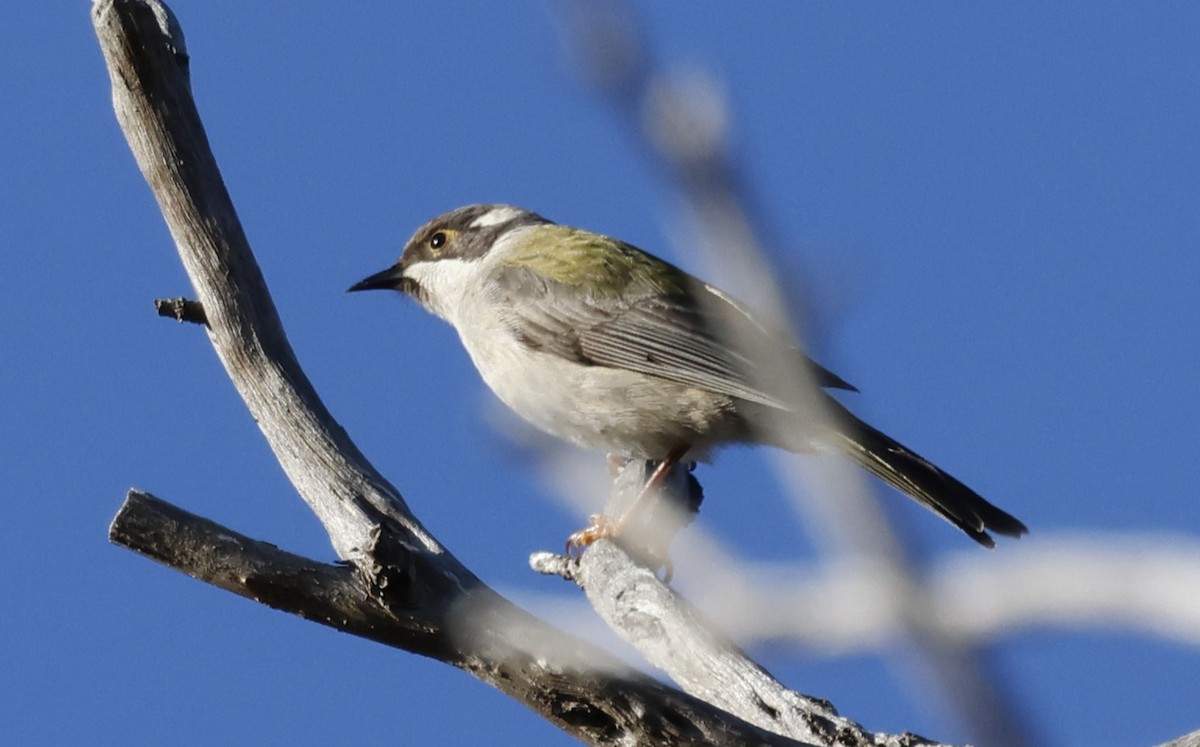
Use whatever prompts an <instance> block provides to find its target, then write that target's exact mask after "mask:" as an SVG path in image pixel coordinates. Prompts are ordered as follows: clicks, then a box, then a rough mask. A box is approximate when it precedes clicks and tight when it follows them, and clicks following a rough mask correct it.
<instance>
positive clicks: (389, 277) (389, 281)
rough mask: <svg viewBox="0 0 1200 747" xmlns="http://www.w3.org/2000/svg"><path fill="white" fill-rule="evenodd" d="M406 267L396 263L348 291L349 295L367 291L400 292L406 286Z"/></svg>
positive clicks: (359, 282) (361, 281)
mask: <svg viewBox="0 0 1200 747" xmlns="http://www.w3.org/2000/svg"><path fill="white" fill-rule="evenodd" d="M403 281H404V267H403V266H402V265H401V264H400V263H398V262H397V263H396V264H394V265H392V266H391V267H389V268H387V269H386V270H384V271H383V272H377V273H375V274H374V275H372V276H371V277H369V278H366V279H365V280H360V281H358V282H357V283H355V284H354V285H352V286H350V287H349V288H347V289H346V292H347V293H354V292H355V291H366V290H400V288H401V286H402V285H403V284H404V283H403Z"/></svg>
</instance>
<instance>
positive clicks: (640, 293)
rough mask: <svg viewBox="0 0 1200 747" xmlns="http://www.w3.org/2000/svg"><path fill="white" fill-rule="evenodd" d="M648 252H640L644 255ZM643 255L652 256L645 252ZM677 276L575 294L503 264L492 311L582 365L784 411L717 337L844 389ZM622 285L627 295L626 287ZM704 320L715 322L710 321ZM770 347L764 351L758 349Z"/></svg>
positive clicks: (744, 316)
mask: <svg viewBox="0 0 1200 747" xmlns="http://www.w3.org/2000/svg"><path fill="white" fill-rule="evenodd" d="M645 256H647V257H649V255H645ZM650 259H651V260H653V261H655V262H661V260H657V259H655V258H653V257H650ZM663 264H664V265H665V267H666V270H664V271H669V272H673V273H677V274H678V277H677V278H676V280H677V281H679V283H683V284H685V285H679V284H676V288H683V287H686V288H689V289H690V291H691V292H690V293H688V292H678V291H677V290H676V291H675V292H671V291H667V292H664V291H663V289H662V288H661V286H660V287H656V288H644V287H638V284H636V283H635V284H633V287H627V288H626V292H625V293H622V294H619V295H618V294H609V295H597V294H587V293H581V292H580V291H579V289H578V288H577V287H576V286H570V285H567V284H565V283H562V282H559V281H557V280H552V279H547V278H546V277H545V276H543V275H542V274H540V273H535V272H533V271H532V270H531V269H530V268H528V267H524V266H509V267H505V268H504V269H503V270H502V271H501V272H500V274H499V276H498V278H497V279H498V281H499V282H498V286H499V287H500V288H501V299H500V300H501V301H502V302H503V303H502V308H503V309H504V311H503V312H502V313H503V314H504V315H505V319H506V321H507V322H508V326H509V328H510V329H511V330H512V331H513V334H514V335H515V336H516V337H517V339H519V340H520V341H521V342H522V343H524V344H525V345H527V346H528V347H530V348H531V349H536V350H540V351H542V352H547V353H552V354H554V355H559V356H561V357H563V358H567V359H569V360H574V361H577V362H579V363H582V364H585V365H596V366H608V367H611V368H624V369H628V370H631V371H637V372H640V373H645V374H650V375H652V376H659V377H662V378H664V379H669V380H671V381H677V382H680V383H683V384H687V385H689V386H695V387H698V388H701V389H708V390H710V391H714V392H719V393H721V394H727V395H729V396H732V397H738V398H740V399H745V400H750V401H753V402H760V403H762V404H765V405H769V406H772V407H778V408H781V409H789V408H788V405H787V404H786V402H785V400H784V397H783V396H781V395H777V394H774V393H771V392H768V391H764V390H763V389H762V388H761V385H760V384H759V383H758V382H760V381H763V380H769V377H759V376H757V375H756V370H755V365H754V363H753V361H751V360H750V359H748V358H747V357H746V356H745V355H743V354H742V353H741V352H739V351H738V350H737V349H735V348H734V347H732V346H730V345H728V344H726V343H725V342H724V340H726V339H732V340H737V341H739V342H741V343H744V347H745V349H747V350H761V349H772V350H774V349H778V346H779V345H781V344H782V345H785V346H787V349H790V350H793V351H795V356H796V360H797V363H798V365H807V366H810V367H811V370H812V373H813V375H814V376H815V377H816V378H817V382H818V384H820V385H821V386H823V387H833V388H839V389H850V390H853V389H854V388H853V387H852V386H850V385H849V384H847V383H846V382H845V381H844V380H842V379H841V378H840V377H838V376H837V375H836V374H833V373H831V372H829V371H828V370H826V369H825V368H823V367H821V366H819V365H817V364H816V363H814V362H813V361H811V360H810V359H808V358H807V357H806V356H805V355H804V354H803V353H801V352H800V351H799V350H797V349H796V348H795V346H794V345H792V344H791V343H790V342H788V341H787V340H786V338H784V337H783V336H781V335H777V334H772V333H771V332H770V331H768V330H767V329H765V328H764V327H763V326H762V325H761V324H760V323H759V322H758V321H757V320H755V319H754V318H753V316H751V315H750V314H749V313H748V312H747V311H746V310H745V309H744V308H742V307H741V306H740V305H739V304H737V303H736V302H734V301H733V300H732V299H729V298H728V297H727V296H725V295H724V294H723V293H720V292H717V291H715V290H713V289H712V288H710V287H709V286H707V285H705V284H704V283H701V282H700V281H698V280H696V279H694V278H692V277H690V276H688V275H686V274H684V273H683V272H682V271H680V270H678V269H676V268H674V267H673V266H671V265H666V263H663ZM630 291H632V292H630ZM713 319H719V320H720V321H719V326H718V324H716V323H714V322H713V321H712V320H713ZM766 345H770V346H772V347H770V348H765V347H764V346H766Z"/></svg>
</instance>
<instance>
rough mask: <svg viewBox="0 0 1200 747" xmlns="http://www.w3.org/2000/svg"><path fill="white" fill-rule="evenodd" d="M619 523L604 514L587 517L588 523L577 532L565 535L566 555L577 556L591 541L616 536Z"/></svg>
mask: <svg viewBox="0 0 1200 747" xmlns="http://www.w3.org/2000/svg"><path fill="white" fill-rule="evenodd" d="M619 529H620V525H619V524H617V522H615V521H613V520H612V519H610V518H608V517H607V516H605V515H604V514H592V515H591V516H589V517H588V525H587V526H586V527H584V528H583V529H580V530H579V531H578V532H572V533H571V536H570V537H567V555H569V556H571V557H579V556H580V555H582V554H583V551H584V550H586V549H587V546H588V545H590V544H592V543H593V542H597V541H599V540H602V539H608V538H609V537H616V536H617V530H619Z"/></svg>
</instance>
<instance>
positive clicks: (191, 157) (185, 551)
mask: <svg viewBox="0 0 1200 747" xmlns="http://www.w3.org/2000/svg"><path fill="white" fill-rule="evenodd" d="M92 16H94V22H95V26H96V31H97V37H98V40H100V43H101V48H102V50H103V53H104V58H106V61H107V64H108V67H109V72H110V77H112V83H113V98H114V108H115V110H116V115H118V120H119V121H120V124H121V127H122V130H124V131H125V133H126V138H127V139H128V143H130V147H131V149H132V151H133V154H134V157H136V160H137V162H138V165H139V167H140V169H142V173H143V175H144V177H145V179H146V181H148V183H149V184H150V186H151V189H152V191H154V193H155V197H156V199H157V201H158V204H160V208H161V209H162V213H163V216H164V219H166V221H167V225H168V227H169V228H170V232H172V235H173V238H174V240H175V244H176V247H178V250H179V253H180V257H181V259H182V262H184V265H185V268H186V270H187V273H188V276H190V277H191V280H192V283H193V287H194V289H196V294H197V300H196V301H194V303H182V304H179V303H176V304H174V305H168V306H167V307H168V309H169V313H170V316H175V317H176V318H180V319H187V321H197V322H199V321H203V322H204V323H205V329H206V330H208V334H209V337H210V341H211V342H212V345H214V348H215V349H216V352H217V355H218V357H220V359H221V361H222V363H223V364H224V366H226V371H227V372H228V375H229V377H230V380H232V381H233V383H234V386H235V387H236V388H238V390H239V393H240V394H241V396H242V399H244V400H245V402H246V406H247V408H248V410H250V412H251V414H252V416H253V418H254V420H256V422H257V423H258V425H259V428H260V429H262V431H263V434H264V436H265V437H266V440H268V443H269V444H270V447H271V449H272V450H274V453H275V455H276V458H277V459H278V461H280V464H281V465H282V466H283V468H284V471H286V472H287V474H288V477H289V478H290V480H292V482H293V484H294V485H295V486H296V490H298V491H299V492H300V495H301V497H302V498H304V500H305V501H306V503H307V504H308V506H310V507H311V509H312V510H313V512H314V513H316V514H317V516H318V519H319V520H320V521H322V524H323V525H324V526H325V528H326V531H328V533H329V536H330V540H331V544H332V546H334V549H335V551H336V552H337V556H338V557H341V558H342V560H343V561H346V564H332V566H331V564H325V563H319V562H316V561H312V560H308V558H304V557H300V556H296V555H292V554H288V552H284V551H282V550H280V549H277V548H275V546H274V545H270V544H268V543H263V542H258V540H253V539H251V538H247V537H244V536H240V534H238V533H236V532H233V531H230V530H228V528H224V527H221V526H218V525H216V524H214V522H211V521H208V520H205V519H200V518H198V516H193V515H191V514H187V513H186V512H182V510H180V509H178V508H174V507H170V506H169V504H167V503H164V502H162V501H160V500H157V498H154V497H152V496H149V495H146V494H143V492H138V491H132V492H131V494H130V496H128V498H127V501H126V504H125V506H124V507H122V509H121V510H120V513H119V514H118V516H116V518H115V520H114V522H113V526H112V527H110V532H109V536H110V538H112V540H113V542H115V543H119V544H121V545H124V546H127V548H130V549H133V550H136V551H139V552H143V554H145V555H148V556H150V557H154V558H155V560H158V561H160V562H163V563H167V564H169V566H170V567H173V568H176V569H180V570H182V572H185V573H188V574H190V575H193V576H194V578H197V579H200V580H204V581H206V582H210V584H214V585H216V586H220V587H222V588H226V590H228V591H232V592H234V593H238V594H241V596H245V597H247V598H252V599H256V600H258V602H262V603H265V604H269V605H271V606H274V608H276V609H281V610H284V611H289V612H292V614H296V615H301V616H305V617H308V618H312V620H314V621H318V622H322V623H323V625H328V626H330V627H335V628H337V629H341V631H346V632H348V633H353V634H355V635H361V637H365V638H370V639H372V640H376V641H379V643H383V644H386V645H390V646H396V647H400V649H404V650H407V651H412V652H415V653H420V655H424V656H430V657H433V658H437V659H439V661H443V662H446V663H450V664H452V665H455V667H458V668H461V669H463V670H466V671H468V673H470V674H472V675H473V676H475V677H478V679H480V680H482V681H485V682H487V683H490V685H492V686H493V687H496V688H498V689H500V691H502V692H505V693H508V694H510V695H512V697H514V698H516V699H518V700H521V701H522V703H524V704H526V705H528V706H529V707H530V709H533V710H535V711H536V712H539V713H540V715H542V716H544V717H545V718H547V719H548V721H551V722H552V723H554V724H557V725H559V727H560V728H563V729H565V730H566V731H569V733H570V734H572V735H575V736H577V737H580V739H582V740H584V741H587V742H589V743H595V745H618V743H656V745H685V743H707V745H746V743H750V745H754V743H762V745H784V743H794V742H793V741H792V740H791V739H790V737H802V739H808V740H811V741H812V742H815V743H820V745H832V743H842V745H871V743H874V745H894V746H900V745H917V743H929V742H926V741H925V740H922V739H919V737H916V736H912V735H901V736H888V735H872V734H870V733H866V731H865V730H863V729H862V728H860V727H858V725H857V724H853V722H848V721H845V719H840V718H839V717H838V716H836V713H835V712H834V711H833V709H832V706H829V705H828V704H824V703H823V701H818V700H812V699H806V700H805V699H800V697H798V695H794V694H788V693H787V692H786V689H785V688H782V687H781V686H778V683H774V682H773V681H772V680H770V679H769V676H768V675H767V674H766V673H764V671H763V670H762V669H761V668H757V667H756V665H754V664H752V663H750V662H748V661H745V659H744V657H740V656H739V655H737V652H736V651H733V647H732V646H730V645H728V644H727V641H725V640H724V639H722V638H721V637H719V635H715V634H713V633H710V632H708V631H707V629H706V626H701V625H698V616H697V615H696V614H695V611H694V610H691V609H690V608H688V606H686V605H685V604H683V603H682V602H680V600H679V599H677V598H674V597H673V594H671V593H670V592H668V591H667V590H666V588H665V587H664V586H662V585H661V584H659V581H658V580H656V579H654V576H653V573H650V572H648V570H646V569H641V568H638V567H637V566H636V564H634V563H632V561H631V560H630V558H629V556H628V555H625V554H624V552H622V551H620V550H619V549H618V548H617V546H614V545H613V544H612V543H608V542H600V543H598V544H596V545H595V546H594V548H593V549H592V550H589V551H588V552H587V554H586V555H584V560H583V562H582V563H581V564H580V570H578V574H580V578H581V579H583V581H584V586H586V587H587V590H588V593H589V596H590V597H592V598H593V599H598V600H601V599H602V600H605V602H607V600H610V599H618V600H619V599H620V598H622V596H623V594H626V593H629V592H634V591H638V590H643V591H646V592H647V593H646V596H641V597H636V596H629V597H628V599H630V600H635V599H636V600H635V602H634V604H632V605H628V604H626V605H625V606H624V608H622V609H620V610H619V612H618V614H619V615H622V616H623V617H624V620H625V622H626V623H634V626H632V627H631V628H630V629H631V631H632V629H635V628H636V627H637V626H638V625H640V626H641V628H642V632H643V633H644V631H648V629H650V628H654V627H656V626H661V625H670V627H671V631H666V629H665V632H667V633H668V635H667V637H666V638H665V639H662V640H661V643H665V644H671V645H674V646H680V645H682V646H684V647H683V649H682V650H680V649H677V650H674V651H671V650H668V649H667V647H665V646H661V644H660V643H655V646H661V649H660V651H661V652H660V653H659V655H656V656H655V659H654V661H656V662H659V663H660V664H662V665H664V667H667V668H668V669H670V670H671V671H672V674H673V676H679V677H680V680H682V681H683V682H684V683H685V687H688V688H689V689H692V691H696V692H703V693H704V694H706V695H707V697H710V698H713V699H715V700H716V706H718V707H714V706H713V705H709V704H707V703H703V701H702V700H700V699H697V698H694V697H690V695H685V694H683V693H679V692H677V691H674V689H671V688H668V687H666V686H664V685H661V683H659V682H656V681H654V680H652V679H649V677H647V676H644V675H642V674H640V673H636V671H634V670H631V669H630V668H629V667H626V665H623V664H622V663H619V662H618V661H617V659H616V658H614V657H612V656H610V655H607V653H605V652H602V651H600V650H598V649H595V647H594V646H590V645H588V644H586V643H582V641H580V640H577V639H574V638H571V637H569V635H566V634H564V633H562V632H560V631H557V629H556V628H553V627H551V626H548V625H546V623H544V622H541V621H539V620H538V618H535V617H533V616H530V615H528V614H527V612H524V611H523V610H521V609H518V608H516V606H515V605H514V604H511V603H510V602H508V600H506V599H504V598H503V597H500V596H499V594H497V593H496V592H494V591H492V590H491V588H490V587H487V586H486V585H485V584H482V582H481V581H480V580H479V579H478V578H476V576H475V575H474V574H473V573H472V572H470V570H469V569H468V568H466V567H464V566H463V564H462V563H461V562H460V561H458V560H457V558H455V557H454V556H452V555H451V554H450V552H448V551H446V550H445V549H444V548H443V546H442V545H440V544H439V543H438V542H437V539H436V538H434V537H432V536H431V534H430V533H428V532H427V531H426V530H425V528H424V526H422V525H421V522H420V521H419V520H418V519H416V518H415V516H414V515H413V514H412V513H410V512H409V509H408V506H407V504H406V503H404V501H403V500H402V497H401V496H400V492H398V491H397V490H396V489H395V488H394V486H392V485H391V484H390V483H388V480H385V479H384V478H383V477H382V476H380V474H379V473H378V472H377V471H376V470H374V468H373V467H372V466H371V465H370V464H368V462H367V461H366V459H365V458H364V456H362V454H361V453H360V452H359V450H358V448H356V447H355V446H354V443H353V442H352V441H350V438H349V437H348V435H347V434H346V431H344V430H343V429H342V428H341V426H340V425H338V424H337V423H336V422H335V420H334V419H332V417H331V416H330V413H329V412H328V411H326V410H325V407H324V405H323V404H322V402H320V400H319V398H318V396H317V393H316V392H314V389H313V387H312V386H311V383H310V382H308V380H307V377H306V376H305V374H304V372H302V370H301V369H300V366H299V364H298V361H296V359H295V355H294V353H293V352H292V348H290V346H289V345H288V342H287V339H286V335H284V333H283V328H282V324H281V322H280V318H278V315H277V313H276V311H275V307H274V304H272V301H271V298H270V294H269V292H268V289H266V283H265V281H264V279H263V276H262V273H260V271H259V269H258V265H257V263H256V261H254V257H253V255H252V253H251V251H250V246H248V244H247V241H246V237H245V233H244V232H242V228H241V225H240V222H239V220H238V216H236V213H235V210H234V207H233V203H232V201H230V198H229V195H228V192H227V191H226V187H224V184H223V180H222V178H221V174H220V171H218V169H217V166H216V161H215V159H214V157H212V154H211V151H210V149H209V145H208V139H206V136H205V133H204V127H203V125H202V122H200V118H199V114H198V113H197V109H196V106H194V102H193V101H192V97H191V90H190V82H188V79H187V65H188V56H187V52H186V47H185V44H184V37H182V32H181V30H180V26H179V24H178V22H176V20H175V18H174V16H173V14H172V13H170V11H169V10H168V8H167V7H166V6H163V5H162V4H160V2H155V1H152V0H100V1H97V2H96V5H95V7H94V11H92ZM659 621H666V622H665V623H660V622H659ZM685 623H686V625H685ZM676 626H683V627H679V628H678V629H677V628H676ZM638 637H640V638H641V639H643V640H650V639H655V638H656V637H647V635H641V634H638ZM692 645H697V646H700V645H703V646H704V650H706V652H704V653H703V656H694V650H692V649H690V647H689V646H692ZM697 664H703V665H697ZM718 671H720V673H722V674H719V675H718V674H716V673H718ZM714 676H716V677H718V680H715V681H710V677H714ZM731 693H732V694H733V697H731ZM745 703H749V704H750V707H749V709H746V707H745ZM721 709H728V710H734V711H736V712H737V713H739V715H743V717H746V716H745V715H749V717H750V718H752V719H754V721H755V722H756V723H760V724H763V725H766V727H768V728H769V729H772V731H768V730H764V729H762V728H758V727H756V725H752V724H750V723H746V722H745V721H742V719H739V718H737V717H734V716H730V713H727V712H725V711H724V710H721ZM773 731H778V733H779V734H786V735H788V736H780V735H779V734H775V733H773Z"/></svg>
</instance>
